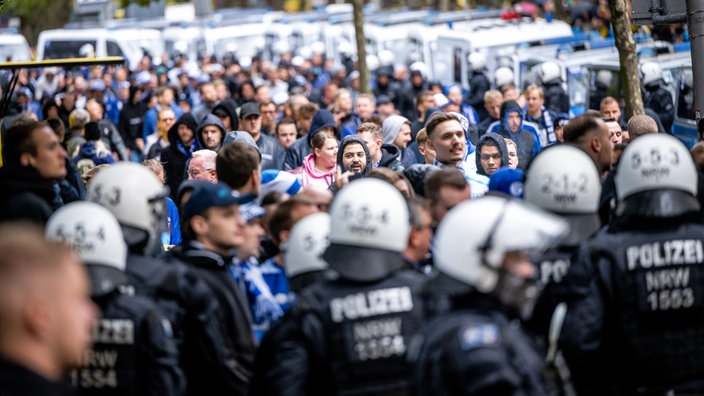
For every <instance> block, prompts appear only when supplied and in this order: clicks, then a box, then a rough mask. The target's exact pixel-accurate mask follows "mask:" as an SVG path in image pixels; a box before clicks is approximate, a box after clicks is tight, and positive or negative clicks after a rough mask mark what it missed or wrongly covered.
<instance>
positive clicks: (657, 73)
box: [638, 62, 662, 85]
mask: <svg viewBox="0 0 704 396" xmlns="http://www.w3.org/2000/svg"><path fill="white" fill-rule="evenodd" d="M638 71H639V72H640V80H641V82H642V83H643V85H648V84H650V83H653V82H656V81H658V80H660V79H661V78H662V69H661V68H660V65H658V64H657V63H655V62H645V63H643V64H641V65H640V67H639V68H638Z"/></svg>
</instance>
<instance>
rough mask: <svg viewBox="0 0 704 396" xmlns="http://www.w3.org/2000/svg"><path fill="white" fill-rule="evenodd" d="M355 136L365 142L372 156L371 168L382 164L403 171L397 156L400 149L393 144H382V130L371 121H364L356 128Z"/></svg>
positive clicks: (399, 153)
mask: <svg viewBox="0 0 704 396" xmlns="http://www.w3.org/2000/svg"><path fill="white" fill-rule="evenodd" d="M357 136H359V137H361V138H362V139H363V140H364V142H365V143H366V144H367V148H368V149H369V153H370V154H371V156H372V163H371V165H372V169H374V168H377V167H380V166H383V167H386V168H389V169H391V170H392V171H398V172H401V171H403V165H402V164H401V160H400V159H399V157H400V156H401V150H399V149H398V147H396V146H394V145H393V144H383V140H384V132H383V131H382V129H381V127H380V126H379V125H377V124H375V123H373V122H365V123H363V124H362V125H360V126H359V127H358V128H357Z"/></svg>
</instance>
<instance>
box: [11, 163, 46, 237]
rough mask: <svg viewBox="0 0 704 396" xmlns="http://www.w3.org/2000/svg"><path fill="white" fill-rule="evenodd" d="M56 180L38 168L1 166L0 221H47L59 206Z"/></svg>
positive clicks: (37, 222) (39, 222)
mask: <svg viewBox="0 0 704 396" xmlns="http://www.w3.org/2000/svg"><path fill="white" fill-rule="evenodd" d="M56 198H57V191H56V190H54V183H53V182H51V181H47V180H44V179H42V177H41V176H40V175H39V172H37V170H36V169H34V168H32V167H28V166H20V165H12V164H6V165H5V166H3V167H2V168H0V222H3V221H11V220H27V221H30V222H33V223H36V224H40V225H44V224H46V222H47V221H48V220H49V217H50V216H51V214H52V213H53V212H54V210H56V209H58V207H56V206H55V205H56V204H55V202H56Z"/></svg>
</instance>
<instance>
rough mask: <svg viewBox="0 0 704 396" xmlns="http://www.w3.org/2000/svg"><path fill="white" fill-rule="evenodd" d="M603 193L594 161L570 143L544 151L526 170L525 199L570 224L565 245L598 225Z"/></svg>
mask: <svg viewBox="0 0 704 396" xmlns="http://www.w3.org/2000/svg"><path fill="white" fill-rule="evenodd" d="M600 195H601V180H600V178H599V171H598V170H597V168H596V165H595V164H594V161H593V160H592V159H591V157H589V156H588V155H587V153H585V152H584V151H583V150H581V149H580V148H578V147H575V146H572V145H569V144H561V145H557V146H553V147H549V148H548V149H546V150H543V151H541V152H540V153H539V154H538V155H537V156H536V157H535V159H534V160H533V161H532V162H531V164H530V166H529V167H528V170H527V171H526V177H525V195H524V199H525V200H526V201H527V202H530V203H531V204H533V205H535V206H537V207H539V208H541V209H545V210H547V211H550V212H553V213H557V214H560V215H562V217H563V218H564V219H565V220H567V221H568V222H569V223H570V234H569V237H568V238H567V239H566V240H564V243H565V244H574V243H579V242H581V241H583V240H584V239H585V238H587V237H589V236H590V235H591V234H593V233H594V232H595V231H596V230H597V229H598V228H599V226H600V220H599V216H598V211H599V197H600Z"/></svg>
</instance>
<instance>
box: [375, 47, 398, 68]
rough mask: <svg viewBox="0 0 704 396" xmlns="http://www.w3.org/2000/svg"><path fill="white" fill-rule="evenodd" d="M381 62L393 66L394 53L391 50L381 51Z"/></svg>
mask: <svg viewBox="0 0 704 396" xmlns="http://www.w3.org/2000/svg"><path fill="white" fill-rule="evenodd" d="M378 56H379V64H380V65H381V66H391V65H393V64H394V58H395V56H394V53H393V52H391V51H389V50H383V51H381V52H379V55H378Z"/></svg>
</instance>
